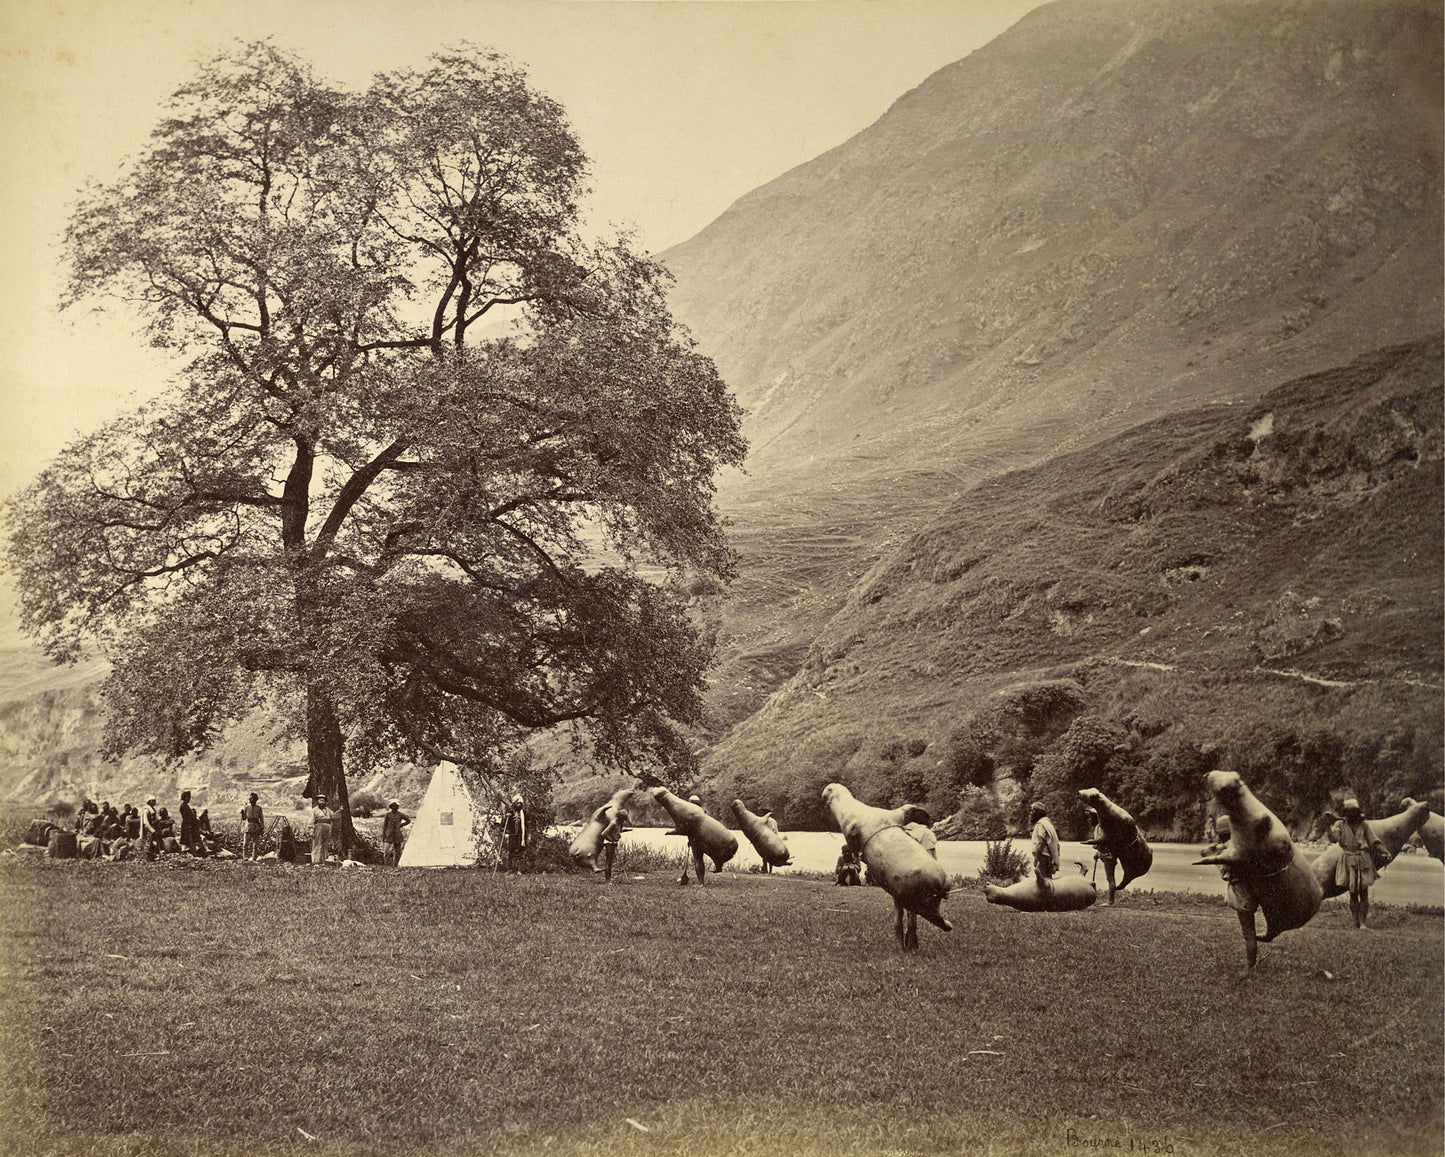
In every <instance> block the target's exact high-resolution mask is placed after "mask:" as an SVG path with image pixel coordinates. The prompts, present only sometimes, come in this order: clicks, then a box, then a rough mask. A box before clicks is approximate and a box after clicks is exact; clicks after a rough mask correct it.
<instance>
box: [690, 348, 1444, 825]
mask: <svg viewBox="0 0 1445 1157" xmlns="http://www.w3.org/2000/svg"><path fill="white" fill-rule="evenodd" d="M1442 373H1445V356H1442V348H1441V341H1440V338H1439V337H1438V336H1437V337H1436V338H1434V339H1429V340H1426V341H1423V342H1419V343H1413V344H1410V345H1406V346H1401V347H1393V348H1389V349H1385V350H1381V351H1377V352H1375V353H1373V354H1371V355H1368V356H1365V357H1362V358H1360V359H1357V360H1356V361H1354V362H1352V363H1350V364H1349V365H1347V366H1343V367H1340V368H1337V369H1335V370H1333V371H1329V372H1325V373H1320V374H1316V375H1312V376H1310V377H1307V378H1303V379H1300V380H1298V381H1296V382H1292V383H1289V384H1287V385H1286V386H1284V387H1281V388H1279V389H1276V390H1273V391H1271V392H1270V393H1268V394H1267V395H1265V397H1264V398H1262V399H1260V400H1259V401H1258V402H1257V403H1256V404H1254V405H1253V406H1250V407H1243V406H1239V407H1233V406H1210V407H1206V408H1203V409H1197V410H1192V411H1188V412H1185V413H1182V414H1177V415H1172V416H1170V417H1166V418H1163V419H1157V420H1155V421H1153V422H1151V423H1147V424H1144V425H1142V426H1139V427H1137V428H1135V429H1133V430H1130V431H1128V432H1126V433H1124V434H1122V435H1119V436H1117V437H1115V438H1113V439H1111V440H1109V441H1107V442H1105V443H1103V444H1101V445H1099V446H1096V447H1093V448H1090V449H1088V450H1084V451H1080V452H1077V453H1073V454H1068V455H1062V456H1059V457H1056V458H1054V459H1053V460H1051V461H1049V462H1047V463H1045V464H1043V465H1040V466H1037V467H1033V468H1030V469H1027V470H1024V471H1020V472H1017V473H1010V474H1006V475H1003V476H1001V477H998V478H996V479H993V480H990V481H988V482H985V483H983V484H981V485H979V486H977V487H975V488H974V489H973V490H971V491H969V492H968V493H967V494H966V495H965V496H964V497H963V498H962V499H961V500H960V501H959V502H957V503H956V504H954V505H953V506H951V507H950V508H949V509H948V510H947V511H946V512H945V513H944V514H943V515H941V516H940V517H939V518H937V519H936V520H935V521H934V522H933V524H932V525H930V526H929V527H927V528H926V529H924V530H922V531H920V532H919V533H917V534H915V535H913V536H912V537H910V538H909V539H908V540H907V541H906V542H904V543H903V544H902V545H901V546H900V547H899V548H898V549H897V550H896V551H894V552H892V553H891V554H889V555H888V556H886V557H885V558H884V559H882V560H881V561H880V562H879V563H878V564H877V565H876V566H875V567H874V568H873V569H872V570H871V571H870V572H869V573H868V574H867V575H866V576H865V578H864V579H863V580H862V581H861V582H860V583H858V584H857V586H856V587H855V588H854V590H853V591H852V592H851V593H850V595H849V596H848V599H847V601H846V603H845V605H844V606H843V608H842V609H841V610H840V611H839V612H838V613H837V614H836V615H835V616H834V617H833V618H832V619H831V621H830V622H829V623H828V625H827V627H826V629H825V630H824V631H823V632H822V633H821V634H820V636H819V637H818V638H817V639H816V641H815V642H814V643H813V645H812V646H811V647H810V649H809V651H808V654H807V658H806V661H805V662H804V664H803V666H802V667H801V669H800V670H799V671H798V673H797V674H796V675H795V676H793V677H792V678H791V679H790V680H789V681H788V682H787V683H786V684H785V685H784V686H783V687H782V688H780V689H779V690H778V691H777V692H776V693H775V694H773V695H772V696H771V698H770V699H769V700H768V702H767V704H766V705H765V707H764V708H763V709H762V710H760V711H758V712H757V713H756V714H754V715H753V716H752V717H751V718H750V719H748V720H747V721H746V722H744V723H742V724H740V725H738V726H737V727H736V728H734V729H733V731H732V732H731V733H730V734H729V735H728V737H727V738H726V739H724V740H723V741H722V742H721V743H720V744H719V745H718V746H717V748H716V749H715V750H714V751H713V752H712V754H711V756H710V757H709V766H710V768H711V770H712V771H713V772H714V774H715V775H717V776H719V777H720V782H719V783H718V784H717V785H716V790H717V791H718V792H719V793H720V794H724V795H725V794H727V793H728V792H733V791H737V792H741V793H743V794H744V796H745V797H752V798H756V799H758V800H759V802H760V805H761V804H767V805H768V806H772V807H774V808H776V809H777V810H779V811H780V812H782V813H783V816H784V817H786V818H788V819H791V820H792V821H793V822H799V820H808V819H812V818H814V817H813V816H812V814H811V812H810V810H809V809H810V795H809V793H810V792H812V791H814V790H816V788H817V787H818V786H820V783H819V781H822V782H826V780H827V779H830V778H831V779H841V780H842V781H843V782H849V783H853V784H857V785H860V786H862V787H865V788H867V789H868V790H870V791H871V792H872V794H874V795H875V796H879V795H909V794H918V793H920V792H924V791H928V792H932V793H933V794H934V802H935V806H939V807H943V808H944V810H945V811H951V810H952V809H953V807H956V806H957V799H958V791H959V790H960V789H962V788H963V787H965V786H967V782H968V781H961V780H959V779H958V778H957V777H956V776H955V778H954V779H953V780H952V781H950V780H949V776H950V775H951V774H953V773H954V772H956V771H958V770H959V769H958V767H957V766H955V767H954V768H953V769H952V770H950V769H949V768H948V767H945V765H946V764H948V763H949V762H950V760H952V761H953V763H954V764H955V765H956V764H957V758H956V752H953V753H951V749H950V745H953V746H955V747H956V746H957V743H958V740H959V726H960V723H961V722H962V721H965V720H966V718H967V717H968V716H969V715H970V713H975V714H976V713H977V712H978V711H979V710H980V709H981V708H982V707H983V706H984V705H986V704H988V703H989V702H990V700H991V699H996V698H997V696H998V695H999V694H1000V693H1003V695H1004V697H1005V700H1007V701H1008V702H1009V703H1013V702H1014V700H1013V699H1012V698H1011V696H1012V695H1013V694H1014V693H1015V692H1016V691H1017V689H1018V687H1020V686H1028V685H1040V686H1041V685H1049V686H1051V687H1053V690H1052V691H1051V692H1050V694H1051V695H1052V696H1053V697H1054V699H1055V700H1059V699H1060V695H1061V693H1060V692H1059V691H1058V687H1057V686H1056V685H1057V684H1058V682H1059V681H1060V680H1064V681H1067V683H1068V684H1069V687H1068V692H1067V696H1065V698H1067V699H1068V700H1069V702H1068V703H1067V704H1066V706H1067V708H1068V711H1067V717H1066V718H1064V719H1063V720H1062V725H1061V726H1056V725H1055V723H1054V722H1052V721H1050V722H1048V723H1047V726H1045V725H1044V724H1041V725H1039V726H1038V727H1035V728H1033V730H1034V731H1035V732H1036V733H1037V739H1038V742H1037V743H1036V744H1035V749H1034V750H1032V751H1030V752H1029V753H1027V755H1026V756H1025V757H1024V758H1021V759H1014V760H1012V761H1011V766H1009V768H1008V775H1009V776H1010V777H1013V778H1027V776H1028V773H1029V768H1030V765H1032V766H1033V767H1035V768H1037V767H1038V766H1039V763H1038V759H1039V757H1041V756H1042V757H1045V762H1047V757H1048V755H1049V749H1050V745H1051V744H1052V743H1053V742H1054V741H1055V740H1056V739H1058V738H1059V736H1060V735H1061V734H1063V733H1064V732H1063V725H1067V724H1069V723H1071V722H1072V721H1073V720H1074V719H1075V718H1076V717H1080V716H1090V715H1092V716H1097V717H1098V718H1099V719H1101V720H1103V721H1104V724H1101V725H1107V726H1109V727H1116V728H1118V729H1120V730H1119V734H1120V735H1121V736H1122V738H1120V739H1119V742H1118V744H1117V745H1115V746H1120V745H1121V746H1123V747H1125V748H1128V747H1129V745H1130V743H1131V742H1135V741H1137V743H1136V746H1139V748H1140V750H1141V751H1142V750H1144V749H1145V748H1147V747H1148V746H1149V745H1150V744H1156V745H1157V744H1172V745H1175V746H1176V747H1178V746H1181V745H1182V746H1188V747H1191V748H1192V750H1193V752H1194V755H1195V756H1200V757H1201V758H1202V757H1203V756H1208V754H1209V753H1210V752H1211V751H1220V750H1223V749H1225V748H1227V747H1228V745H1229V743H1230V742H1232V741H1235V740H1237V739H1239V737H1240V736H1241V734H1242V730H1241V729H1246V730H1247V728H1248V727H1255V726H1258V727H1287V728H1290V729H1292V733H1293V734H1294V735H1295V736H1296V737H1298V736H1301V735H1306V734H1308V735H1310V736H1317V735H1327V736H1329V737H1331V738H1330V742H1332V743H1335V744H1336V745H1337V746H1338V747H1339V752H1338V755H1339V758H1338V759H1336V761H1335V763H1334V764H1333V765H1321V767H1320V768H1319V769H1318V770H1320V771H1321V772H1322V773H1323V774H1326V775H1329V776H1333V777H1334V778H1333V779H1332V780H1328V779H1327V780H1325V781H1324V782H1321V783H1319V784H1317V786H1318V787H1319V789H1320V790H1321V791H1322V792H1323V791H1327V790H1328V789H1329V788H1330V787H1333V786H1339V783H1340V779H1341V777H1351V776H1352V777H1354V780H1355V782H1356V783H1357V784H1358V785H1359V790H1360V791H1361V793H1362V798H1365V797H1367V796H1369V795H1370V792H1369V790H1367V789H1368V788H1370V787H1371V785H1374V786H1376V787H1378V788H1379V789H1380V793H1381V795H1382V797H1383V796H1384V795H1387V794H1388V792H1386V790H1385V786H1386V784H1387V783H1393V784H1394V787H1395V788H1396V789H1398V787H1399V786H1400V785H1399V783H1398V782H1397V781H1398V777H1396V781H1392V780H1391V776H1392V775H1393V774H1394V773H1395V772H1397V771H1401V768H1402V767H1404V764H1408V765H1409V766H1408V769H1407V770H1408V773H1409V775H1411V776H1415V778H1414V779H1412V780H1411V781H1410V782H1411V783H1413V784H1414V785H1415V786H1416V788H1417V789H1420V788H1424V789H1429V788H1432V787H1438V786H1439V784H1440V765H1439V760H1440V717H1441V709H1442V696H1441V681H1442V662H1445V652H1442V629H1445V614H1442V608H1445V589H1442V587H1445V544H1442V525H1445V505H1442V488H1445V474H1442V404H1445V403H1442V391H1441V380H1442ZM1009 688H1013V689H1014V690H1013V691H1012V692H1011V691H1010V690H1009ZM1166 688H1167V690H1166ZM1015 706H1016V705H1015ZM1005 714H1006V712H1005ZM1126 719H1132V720H1133V721H1134V724H1131V725H1125V723H1123V722H1121V721H1122V720H1126ZM1140 720H1143V722H1140ZM992 726H993V730H994V731H995V732H997V730H998V729H997V726H996V724H995V725H992ZM1130 726H1134V729H1135V731H1136V732H1137V734H1136V736H1135V740H1130V739H1129V732H1130ZM965 731H967V728H965ZM1045 732H1047V734H1044V733H1045ZM1005 738H1006V739H1009V740H1010V742H1012V741H1016V740H1017V739H1018V738H1019V737H1018V735H1016V734H1012V733H1011V735H1010V736H1006V737H1005ZM1256 738H1257V737H1256ZM992 742H994V743H995V744H997V743H998V742H1000V740H999V739H998V736H997V735H995V736H994V739H993V740H992ZM1351 744H1354V745H1356V748H1358V750H1359V751H1366V750H1367V749H1368V750H1369V751H1373V752H1374V753H1375V754H1374V755H1370V756H1369V757H1368V758H1366V757H1365V756H1363V755H1362V756H1360V757H1359V758H1360V760H1362V761H1363V762H1358V761H1357V763H1356V764H1350V763H1349V761H1348V760H1346V758H1345V755H1346V753H1347V752H1348V751H1349V750H1351V748H1350V745H1351ZM1371 744H1373V745H1374V746H1373V747H1370V745H1371ZM1361 745H1363V746H1361ZM1256 748H1258V750H1256ZM1386 749H1389V750H1391V751H1393V753H1394V754H1393V755H1392V756H1391V757H1390V758H1392V759H1396V762H1397V763H1398V762H1399V760H1400V759H1403V760H1404V764H1401V765H1400V766H1398V767H1397V766H1395V765H1394V764H1389V760H1386V761H1385V763H1379V760H1378V759H1376V757H1377V756H1379V753H1380V752H1381V751H1384V750H1386ZM1111 750H1112V747H1111ZM1251 752H1252V753H1253V755H1251ZM1402 752H1403V754H1402ZM1136 754H1138V753H1136ZM1262 754H1267V752H1266V751H1265V749H1264V746H1262V745H1260V744H1258V743H1256V744H1255V746H1254V747H1251V745H1250V743H1249V742H1245V743H1244V744H1243V747H1242V748H1241V750H1240V751H1238V752H1235V753H1234V755H1235V758H1236V759H1237V760H1244V759H1249V758H1253V757H1258V756H1259V755H1262ZM1112 758H1113V757H1112V756H1110V755H1108V754H1107V753H1106V758H1105V759H1104V761H1103V764H1102V765H1101V768H1100V770H1101V772H1102V770H1105V769H1106V765H1107V764H1108V763H1109V760H1110V759H1112ZM1141 758H1142V756H1141ZM1351 758H1354V757H1351ZM989 759H990V760H991V761H992V764H993V770H996V771H997V770H1000V769H1002V768H1003V766H1004V764H1005V763H1009V762H1010V761H1009V760H1007V759H1005V757H1003V756H1000V755H999V754H998V752H997V751H991V752H990V753H989ZM1377 764H1378V766H1377ZM1387 764H1388V766H1387ZM962 770H963V772H964V773H967V770H968V769H967V768H964V769H962ZM1422 776H1423V779H1422V778H1421V777H1422ZM1381 777H1383V778H1381ZM972 782H979V781H978V780H973V781H972ZM984 782H985V785H986V784H987V783H988V782H991V781H990V780H988V778H987V777H984ZM1176 787H1177V788H1178V790H1179V791H1181V792H1185V793H1187V796H1186V798H1197V795H1198V781H1197V779H1194V780H1193V781H1192V782H1186V783H1183V784H1179V785H1176ZM1075 802H1076V801H1075ZM1156 802H1158V803H1159V804H1160V807H1159V808H1158V809H1157V810H1158V811H1159V813H1160V815H1161V817H1162V818H1164V819H1166V820H1170V819H1172V815H1171V813H1170V811H1169V809H1168V808H1167V807H1166V806H1164V803H1165V801H1156ZM1314 802H1315V803H1318V802H1319V801H1318V800H1317V799H1316V800H1314ZM1395 802H1397V800H1395V799H1391V800H1389V803H1388V806H1393V805H1394V803H1395ZM1381 803H1382V804H1383V803H1384V799H1383V798H1382V799H1381ZM950 805H951V806H950ZM1126 806H1128V805H1127V804H1126ZM1301 814H1302V815H1304V814H1307V809H1303V808H1302V813H1301Z"/></svg>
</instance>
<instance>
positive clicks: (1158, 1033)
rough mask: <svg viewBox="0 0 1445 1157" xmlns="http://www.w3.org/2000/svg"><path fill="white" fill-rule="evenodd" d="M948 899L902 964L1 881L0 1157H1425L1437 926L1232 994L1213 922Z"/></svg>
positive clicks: (860, 935) (663, 899) (257, 898)
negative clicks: (949, 927)
mask: <svg viewBox="0 0 1445 1157" xmlns="http://www.w3.org/2000/svg"><path fill="white" fill-rule="evenodd" d="M945 910H946V911H947V913H948V914H949V915H950V917H951V918H952V919H953V921H954V924H955V927H954V931H953V933H952V934H951V935H945V934H943V933H941V932H939V931H938V930H936V929H934V928H932V927H930V926H927V925H925V926H923V927H921V928H920V937H921V939H922V950H921V951H920V952H919V953H918V954H916V955H911V956H904V955H903V954H902V953H900V952H899V951H898V949H897V947H896V945H895V943H894V940H893V937H892V928H891V925H892V906H891V904H890V903H889V902H888V900H887V898H886V897H885V896H884V895H883V894H882V893H880V892H878V891H877V890H875V889H870V888H850V889H842V888H835V887H833V886H832V885H831V884H829V883H827V882H825V881H822V880H810V879H799V878H775V877H765V876H758V875H745V874H740V873H725V874H723V875H722V876H721V877H719V878H716V879H714V878H710V879H709V883H708V886H707V887H706V888H698V887H697V886H695V885H691V886H689V887H687V888H680V887H678V886H677V883H676V877H675V875H674V874H672V873H670V872H668V871H667V870H665V868H663V867H660V866H657V867H653V868H652V869H651V870H649V871H647V872H646V873H645V874H641V875H639V874H636V872H633V873H629V874H627V875H624V876H623V877H622V878H620V879H617V880H616V881H615V882H614V883H613V884H612V885H610V886H607V885H604V883H603V881H602V879H601V877H600V876H595V877H594V876H591V875H577V874H548V875H534V876H521V877H517V876H513V877H507V876H499V875H494V874H493V873H491V872H485V871H464V870H454V871H444V872H427V871H400V872H398V871H381V870H371V871H367V870H362V871H355V872H353V871H345V870H341V869H339V868H338V869H312V868H309V867H307V868H296V869H293V868H286V867H281V866H275V865H269V866H268V865H242V864H236V863H229V864H226V863H216V862H207V861H192V860H188V859H184V858H182V857H170V858H167V859H165V860H163V861H161V862H160V863H157V864H149V865H147V864H142V863H125V864H92V863H81V862H76V861H66V862H49V861H45V860H15V859H9V858H6V859H5V860H4V861H3V862H0V1029H3V1033H4V1039H5V1041H6V1044H5V1048H4V1053H3V1055H4V1060H3V1077H0V1153H5V1154H11V1153H15V1154H21V1153H23V1154H26V1155H28V1157H45V1155H50V1154H86V1155H88V1157H121V1155H137V1157H139V1155H142V1154H146V1155H149V1154H156V1155H161V1154H165V1155H170V1154H175V1155H181V1154H186V1155H213V1154H217V1155H233V1154H234V1155H240V1154H271V1153H279V1152H286V1153H290V1152H306V1153H314V1154H318V1155H330V1154H348V1155H350V1154H356V1155H360V1154H377V1155H394V1154H395V1155H410V1154H416V1155H422V1154H426V1155H431V1154H447V1155H462V1154H480V1153H489V1154H490V1153H498V1154H534V1153H561V1154H572V1153H576V1154H622V1153H626V1154H637V1155H644V1157H645V1155H649V1154H669V1155H671V1154H697V1155H699V1157H712V1155H714V1154H759V1155H768V1157H774V1155H776V1157H784V1155H795V1154H796V1155H803V1154H814V1153H817V1154H824V1153H826V1154H846V1155H852V1154H857V1155H860V1157H861V1155H863V1154H870V1155H876V1154H952V1153H1069V1152H1089V1151H1095V1150H1096V1149H1098V1148H1102V1147H1104V1145H1109V1143H1110V1142H1114V1141H1117V1142H1118V1146H1117V1150H1116V1151H1122V1152H1129V1151H1130V1146H1131V1145H1132V1146H1133V1151H1144V1152H1148V1153H1167V1154H1171V1155H1172V1154H1178V1155H1205V1154H1235V1153H1249V1154H1251V1155H1252V1157H1257V1155H1264V1157H1268V1155H1270V1154H1283V1153H1296V1152H1309V1153H1311V1154H1332V1153H1339V1154H1349V1155H1350V1157H1363V1155H1365V1154H1372V1153H1381V1154H1384V1153H1391V1154H1413V1153H1422V1154H1423V1153H1430V1154H1436V1153H1439V1152H1440V1146H1441V1138H1442V1094H1441V1080H1442V1072H1445V1056H1442V1024H1445V1008H1442V934H1441V932H1442V929H1441V917H1440V915H1439V913H1438V912H1435V913H1415V912H1409V911H1405V910H1402V909H1379V910H1378V915H1377V919H1376V921H1375V923H1376V925H1377V927H1376V929H1375V930H1374V931H1372V932H1370V933H1368V934H1360V933H1356V932H1355V931H1354V930H1353V928H1352V927H1351V926H1350V921H1349V916H1348V912H1347V910H1346V909H1345V908H1344V907H1343V905H1341V904H1339V903H1332V904H1329V905H1327V906H1326V908H1325V909H1324V910H1323V911H1322V912H1321V913H1320V915H1319V916H1318V917H1317V918H1316V919H1315V920H1314V921H1313V922H1312V923H1311V924H1310V925H1309V926H1307V927H1306V928H1304V929H1302V930H1300V931H1298V932H1293V933H1289V934H1287V935H1286V936H1285V937H1283V938H1282V940H1281V942H1280V943H1278V944H1276V945H1272V946H1271V945H1266V946H1263V947H1262V949H1261V961H1260V966H1259V969H1258V971H1257V974H1256V975H1255V976H1254V977H1253V978H1251V979H1249V980H1242V979H1240V978H1239V976H1238V973H1239V970H1240V967H1241V964H1242V959H1243V955H1242V949H1241V945H1240V937H1239V932H1238V927H1237V925H1236V922H1235V919H1234V915H1233V913H1232V912H1230V911H1229V910H1227V909H1225V908H1223V907H1222V906H1220V905H1219V904H1218V903H1217V902H1212V903H1211V902H1202V901H1201V899H1199V898H1194V899H1190V898H1186V897H1174V896H1168V895H1149V894H1141V895H1138V896H1127V898H1126V899H1125V900H1124V901H1123V902H1122V903H1121V904H1120V905H1119V906H1117V907H1115V908H1113V909H1097V908H1096V909H1093V910H1090V911H1086V912H1082V913H1073V914H1059V915H1026V914H1023V913H1018V912H1013V911H1011V910H1008V909H1002V908H994V907H990V906H988V905H987V904H986V903H985V902H984V900H983V898H982V896H981V895H979V894H978V892H977V891H975V890H972V889H964V890H959V891H956V892H955V894H954V896H953V897H952V898H951V900H950V901H949V903H948V904H947V905H946V907H945ZM1096 1143H1101V1144H1096ZM1109 1147H1111V1148H1113V1146H1112V1145H1109Z"/></svg>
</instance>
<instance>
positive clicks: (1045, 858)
mask: <svg viewBox="0 0 1445 1157" xmlns="http://www.w3.org/2000/svg"><path fill="white" fill-rule="evenodd" d="M1029 821H1030V822H1031V823H1032V824H1033V825H1034V831H1033V849H1032V850H1033V857H1034V878H1035V879H1036V880H1037V881H1038V885H1039V887H1040V888H1044V889H1048V888H1051V887H1053V884H1052V880H1053V878H1054V873H1055V872H1057V871H1058V870H1059V833H1058V832H1056V831H1055V830H1054V825H1053V821H1052V820H1050V819H1049V813H1048V810H1047V809H1046V808H1045V807H1044V805H1043V804H1041V803H1034V804H1032V805H1030V807H1029Z"/></svg>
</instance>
